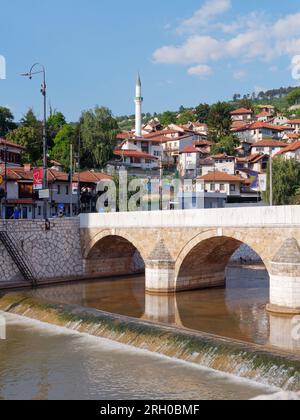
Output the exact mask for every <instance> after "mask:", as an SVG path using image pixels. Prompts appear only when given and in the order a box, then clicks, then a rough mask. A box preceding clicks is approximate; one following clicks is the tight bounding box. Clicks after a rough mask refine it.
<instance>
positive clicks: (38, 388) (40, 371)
mask: <svg viewBox="0 0 300 420" xmlns="http://www.w3.org/2000/svg"><path fill="white" fill-rule="evenodd" d="M7 320H8V331H7V340H3V341H0V353H1V357H0V400H2V399H9V400H16V399H23V400H29V399H35V400H40V399H50V400H53V399H55V400H57V399H59V400H87V399H90V400H129V399H157V400H159V399H168V400H181V399H184V400H185V399H186V400H202V399H209V400H216V399H233V400H238V399H243V400H245V399H250V398H253V397H255V396H258V395H260V394H266V393H267V392H272V390H270V389H266V388H265V387H262V386H259V385H258V384H254V383H250V382H248V381H247V382H246V381H241V380H239V379H237V378H235V379H234V378H232V377H229V376H226V375H222V374H219V373H216V372H213V371H210V370H204V369H200V368H195V366H192V365H189V364H186V363H182V362H178V361H175V360H172V359H167V358H164V357H160V356H157V355H155V354H150V353H146V352H142V351H138V350H135V349H130V347H126V346H122V345H120V344H117V343H113V342H110V341H107V340H103V339H99V338H91V337H88V336H84V335H81V334H74V333H71V332H66V331H65V330H63V329H60V328H56V327H50V326H49V327H45V325H44V324H39V323H36V322H32V321H27V320H22V318H17V317H12V316H7Z"/></svg>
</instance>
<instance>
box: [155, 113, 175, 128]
mask: <svg viewBox="0 0 300 420" xmlns="http://www.w3.org/2000/svg"><path fill="white" fill-rule="evenodd" d="M158 119H159V121H160V123H161V124H162V125H163V126H168V125H170V124H176V122H177V120H176V112H171V111H166V112H164V113H163V114H160V115H159V117H158Z"/></svg>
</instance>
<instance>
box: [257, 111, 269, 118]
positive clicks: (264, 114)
mask: <svg viewBox="0 0 300 420" xmlns="http://www.w3.org/2000/svg"><path fill="white" fill-rule="evenodd" d="M261 117H273V114H270V112H266V111H263V112H261V113H260V114H257V115H256V118H261Z"/></svg>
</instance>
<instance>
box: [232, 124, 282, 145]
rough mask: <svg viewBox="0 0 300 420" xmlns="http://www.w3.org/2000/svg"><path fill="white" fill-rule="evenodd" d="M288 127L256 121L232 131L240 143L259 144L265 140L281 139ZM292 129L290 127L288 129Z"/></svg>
mask: <svg viewBox="0 0 300 420" xmlns="http://www.w3.org/2000/svg"><path fill="white" fill-rule="evenodd" d="M286 129H287V127H283V126H277V125H273V124H269V123H264V122H260V121H256V122H254V123H251V124H248V125H245V126H242V127H240V128H236V129H232V132H233V133H234V134H236V135H237V137H238V138H239V140H240V142H246V143H257V142H258V141H260V140H263V139H265V138H275V139H281V138H282V136H283V135H284V134H285V132H286ZM288 129H290V127H288Z"/></svg>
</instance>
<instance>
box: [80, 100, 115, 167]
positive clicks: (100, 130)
mask: <svg viewBox="0 0 300 420" xmlns="http://www.w3.org/2000/svg"><path fill="white" fill-rule="evenodd" d="M80 132H81V139H82V142H81V143H82V162H81V165H82V166H83V167H86V168H101V167H103V166H104V165H106V163H107V162H108V161H109V160H110V159H111V158H112V156H113V150H114V148H115V145H116V136H117V133H118V132H119V129H118V123H117V121H116V119H115V118H114V117H113V116H112V112H111V111H110V110H109V109H108V108H105V107H101V108H100V107H96V108H95V109H94V110H89V111H85V112H83V113H82V115H81V119H80Z"/></svg>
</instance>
